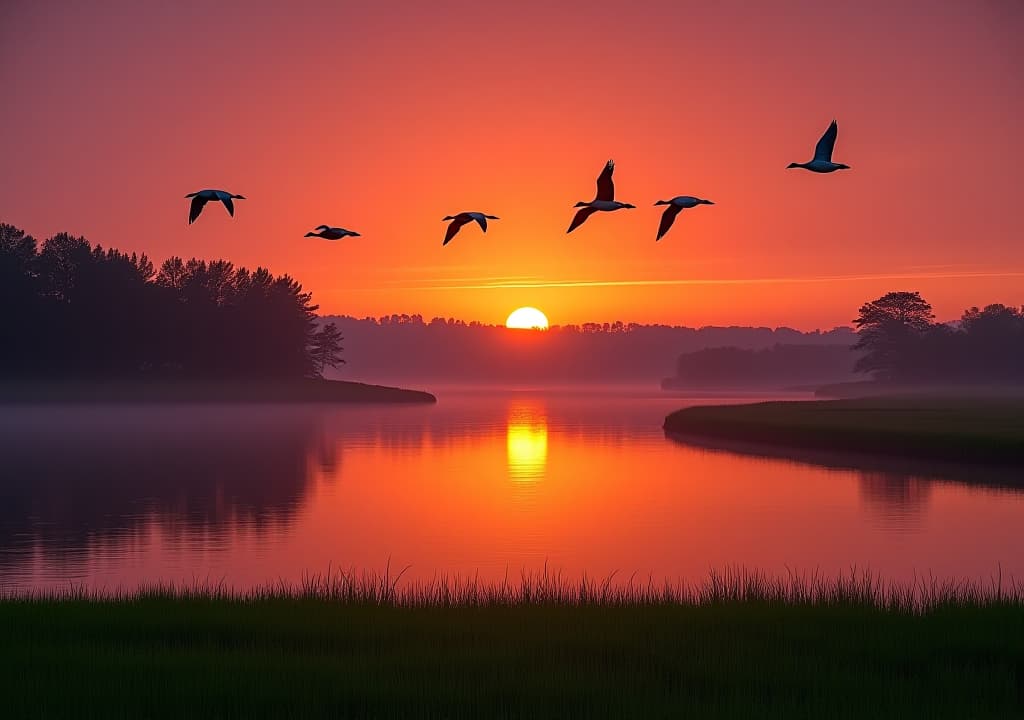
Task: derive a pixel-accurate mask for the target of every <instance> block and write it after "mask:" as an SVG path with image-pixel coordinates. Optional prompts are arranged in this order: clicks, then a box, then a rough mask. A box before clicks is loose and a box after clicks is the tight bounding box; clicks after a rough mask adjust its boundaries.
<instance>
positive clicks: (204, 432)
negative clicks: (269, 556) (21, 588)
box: [0, 406, 337, 577]
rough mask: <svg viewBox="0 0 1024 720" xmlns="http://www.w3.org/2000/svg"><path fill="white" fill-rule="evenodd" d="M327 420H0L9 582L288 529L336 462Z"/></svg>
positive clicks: (222, 412) (73, 414)
mask: <svg viewBox="0 0 1024 720" xmlns="http://www.w3.org/2000/svg"><path fill="white" fill-rule="evenodd" d="M317 429H318V428H317V418H316V417H315V416H313V415H310V414H308V413H304V412H294V411H287V410H284V411H282V414H281V415H276V416H271V415H268V414H266V413H264V412H258V411H257V412H253V411H252V409H251V408H224V407H217V406H212V407H193V408H182V407H167V408H131V407H110V408H103V409H95V408H92V409H90V408H79V407H69V408H57V409H53V408H47V409H43V408H27V409H23V410H21V411H19V412H18V413H14V412H12V411H10V410H5V411H4V412H3V414H2V415H0V457H2V463H0V496H2V498H3V502H0V549H2V552H0V576H5V575H6V574H7V573H8V572H11V571H12V568H15V567H21V568H22V569H23V570H24V569H25V568H26V567H27V566H29V565H38V566H41V567H43V568H44V569H45V571H44V574H46V575H58V576H63V577H77V576H79V575H81V574H82V573H84V572H86V571H87V568H86V567H85V566H86V565H87V564H88V561H89V559H90V556H91V555H93V554H96V553H100V552H102V551H103V550H104V549H108V550H109V549H110V548H115V547H116V548H132V547H141V546H144V545H146V544H147V543H149V542H151V541H152V539H153V538H154V536H156V537H159V539H160V542H161V544H162V545H163V546H165V547H167V548H169V549H171V550H174V549H181V548H191V549H197V548H202V549H204V550H214V551H215V550H216V549H217V548H223V547H227V546H228V545H229V544H230V541H231V540H232V538H233V536H234V535H236V534H238V533H242V532H244V533H247V534H250V535H252V536H253V537H255V538H257V539H259V538H268V537H272V536H274V535H275V534H277V533H279V532H280V531H281V530H282V529H283V528H287V527H288V526H289V524H290V523H291V522H292V520H293V518H294V515H295V512H296V511H297V509H298V508H299V507H300V506H301V504H302V501H303V497H304V495H305V493H306V491H307V488H308V485H307V483H308V480H309V467H310V465H311V461H313V462H315V461H319V462H320V463H322V464H325V465H330V464H332V463H336V462H337V461H336V459H335V458H334V457H333V456H332V454H331V453H330V452H329V451H327V450H325V449H323V448H324V447H325V446H324V445H323V444H322V443H316V442H315V441H316V440H317V439H319V436H318V432H317Z"/></svg>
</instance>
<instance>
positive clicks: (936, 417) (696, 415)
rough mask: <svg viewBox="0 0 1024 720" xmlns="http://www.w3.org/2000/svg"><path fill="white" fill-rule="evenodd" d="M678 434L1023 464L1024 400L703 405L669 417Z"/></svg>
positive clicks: (668, 427)
mask: <svg viewBox="0 0 1024 720" xmlns="http://www.w3.org/2000/svg"><path fill="white" fill-rule="evenodd" d="M664 429H665V432H666V433H668V434H670V435H673V436H677V437H683V438H685V437H687V436H690V437H693V438H696V439H702V440H712V441H724V442H730V443H735V442H741V443H756V444H761V445H771V446H780V447H790V448H800V449H813V450H834V451H841V452H858V453H874V454H885V455H895V456H901V457H907V458H921V459H928V460H941V461H948V462H962V463H972V464H986V465H990V464H994V465H1013V466H1018V465H1020V466H1024V396H1022V395H1009V394H1008V395H1003V396H996V395H989V396H983V397H968V396H958V395H950V396H932V395H906V396H888V397H869V398H857V399H849V400H813V401H785V402H762V403H754V404H748V405H718V406H697V407H689V408H684V409H682V410H677V411H676V412H674V413H672V414H670V415H669V416H668V417H666V418H665V423H664Z"/></svg>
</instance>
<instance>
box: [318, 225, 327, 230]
mask: <svg viewBox="0 0 1024 720" xmlns="http://www.w3.org/2000/svg"><path fill="white" fill-rule="evenodd" d="M316 229H317V230H330V229H331V226H330V225H317V226H316Z"/></svg>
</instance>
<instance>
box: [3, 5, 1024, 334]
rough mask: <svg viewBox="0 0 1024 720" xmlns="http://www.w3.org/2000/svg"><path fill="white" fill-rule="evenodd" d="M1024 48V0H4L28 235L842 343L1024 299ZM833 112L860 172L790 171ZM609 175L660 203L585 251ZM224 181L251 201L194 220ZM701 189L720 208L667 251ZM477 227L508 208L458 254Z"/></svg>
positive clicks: (16, 206) (594, 236)
mask: <svg viewBox="0 0 1024 720" xmlns="http://www.w3.org/2000/svg"><path fill="white" fill-rule="evenodd" d="M754 5H756V7H752V6H754ZM1022 33H1024V3H1021V2H1019V0H975V1H971V2H968V1H962V2H961V1H953V0H927V1H921V2H917V1H911V0H907V1H904V2H900V1H895V2H876V1H875V0H862V1H859V2H829V3H822V2H820V1H815V2H803V1H796V0H779V1H778V2H773V3H770V4H769V3H763V4H762V3H756V4H755V3H749V2H740V1H738V0H737V1H734V0H724V1H723V2H707V1H706V0H701V1H700V2H689V1H681V0H671V1H666V2H661V1H660V0H651V1H645V0H635V1H634V2H629V3H621V2H618V3H611V2H604V1H603V0H589V1H588V2H580V3H577V2H550V0H546V1H543V2H534V1H533V0H524V1H522V2H516V3H486V2H446V1H445V0H435V1H433V2H429V3H421V2H377V3H367V2H360V3H346V2H320V3H317V2H300V1H297V2H289V3H280V2H258V1H256V0H252V1H250V2H245V3H236V2H232V1H230V0H220V1H219V2H216V3H210V2H207V1H204V2H190V1H183V2H177V3H164V2H140V1H139V0H134V1H132V2H103V1H102V0H98V1H97V2H90V3H80V2H45V1H44V0H39V1H36V2H32V1H29V0H4V2H2V3H0V91H2V95H0V97H3V99H4V101H5V109H4V111H3V112H2V113H0V158H2V160H3V163H4V165H5V167H4V172H3V173H0V222H9V223H12V224H14V225H16V226H18V227H21V228H23V229H25V230H26V231H28V232H30V233H31V234H33V235H34V236H36V237H37V238H40V239H42V238H45V237H48V236H49V235H52V234H53V233H56V232H59V231H69V232H72V233H74V234H80V235H84V236H86V237H87V238H89V239H90V240H91V241H93V242H99V243H101V244H103V245H104V246H112V247H117V248H120V249H123V250H127V251H136V252H145V253H147V254H148V255H149V256H150V257H151V258H153V259H154V260H155V261H156V262H157V263H159V262H161V261H163V260H164V259H165V258H167V257H169V256H172V255H179V256H183V257H186V258H187V257H192V256H197V257H202V258H208V259H213V258H220V257H223V258H226V259H229V260H232V261H234V262H235V263H236V264H240V265H245V266H248V267H255V266H257V265H261V266H265V267H269V268H270V269H271V270H273V271H274V272H277V273H288V274H291V275H292V276H294V277H295V278H297V279H298V280H300V281H301V282H302V283H303V285H304V287H306V288H307V289H309V290H311V291H312V292H313V295H314V300H315V301H316V302H318V303H319V304H320V307H321V311H322V312H325V313H341V314H350V315H356V316H360V317H361V316H365V315H383V314H391V313H394V312H397V313H410V314H412V313H420V314H422V315H423V316H424V317H426V318H430V317H434V316H445V317H458V318H462V319H466V320H481V321H484V322H487V323H501V322H503V321H504V319H505V317H506V315H508V313H509V312H510V311H512V310H513V309H515V308H517V307H519V306H523V305H531V306H536V307H538V308H540V309H541V310H543V311H544V312H545V313H546V314H547V315H548V317H549V318H550V321H551V322H552V323H553V324H563V323H570V322H585V321H598V322H604V321H613V320H623V321H627V322H659V323H669V324H685V325H696V326H700V325H730V324H738V325H768V326H778V325H788V326H791V327H796V328H800V329H813V328H817V327H821V328H831V327H833V326H836V325H841V324H847V323H849V322H850V320H851V319H852V318H853V317H854V316H855V315H856V310H857V308H858V307H859V306H860V305H861V304H862V303H863V302H864V301H866V300H870V299H873V298H875V297H878V296H880V295H881V294H883V293H885V292H887V291H889V290H919V291H921V292H922V294H923V295H924V297H925V298H926V299H928V300H930V301H931V302H932V304H933V305H934V306H935V309H936V313H937V315H938V316H939V318H940V319H954V318H956V317H958V316H959V315H960V313H961V312H962V310H963V309H964V308H966V307H969V306H971V305H984V304H986V303H989V302H1003V303H1006V304H1017V305H1020V304H1024V242H1022V237H1024V234H1022V232H1021V229H1020V226H1021V222H1020V218H1019V207H1020V199H1019V198H1020V195H1021V191H1022V190H1024V183H1022V182H1021V179H1020V178H1021V171H1020V169H1019V168H1020V166H1021V165H1024V149H1022V146H1021V143H1020V142H1019V139H1018V135H1019V132H1020V121H1021V118H1022V117H1024V82H1022V78H1024V44H1022V43H1019V42H1018V40H1019V38H1020V37H1021V35H1022ZM833 117H835V118H837V119H838V122H839V138H838V142H837V143H836V149H835V155H834V159H835V160H836V161H838V162H845V163H847V164H849V165H851V166H852V168H853V169H852V170H849V171H840V172H837V173H833V174H831V175H815V174H812V173H809V172H806V171H803V170H786V169H785V168H786V165H787V164H788V163H790V162H793V161H801V162H802V161H806V160H809V159H810V158H811V156H812V153H813V147H814V144H815V142H816V141H817V139H818V137H819V136H820V135H821V133H822V132H823V131H824V129H825V128H826V126H827V125H828V123H829V122H830V121H831V120H832V118H833ZM608 158H614V159H615V161H616V171H615V180H616V194H617V198H618V199H620V200H622V201H625V202H631V203H633V204H635V205H636V206H637V209H635V210H621V211H617V212H615V213H600V214H598V215H595V216H593V217H591V219H590V220H588V221H587V223H586V224H585V225H583V226H582V227H581V228H579V229H578V230H576V231H574V232H573V233H572V234H571V235H566V233H565V230H566V228H567V227H568V225H569V221H570V220H571V218H572V216H573V213H574V212H575V211H574V210H573V208H572V206H573V204H574V203H576V202H577V201H579V200H590V199H592V197H593V194H594V181H595V178H596V177H597V175H598V173H599V172H600V170H601V168H602V166H603V165H604V162H605V161H606V160H607V159H608ZM207 187H213V188H224V189H227V190H229V191H231V192H234V193H238V194H242V195H245V196H246V197H247V198H248V199H247V200H240V201H237V202H236V216H235V218H234V219H231V218H229V217H228V216H227V214H226V213H225V212H224V210H223V208H221V207H215V206H213V205H210V206H208V207H207V209H206V210H205V212H204V213H203V215H202V216H201V217H200V218H199V220H198V221H197V222H196V224H195V225H193V226H189V225H188V224H187V213H188V200H186V199H185V198H184V195H185V194H186V193H189V192H193V191H196V190H200V189H202V188H207ZM683 194H690V195H697V196H700V197H704V198H709V199H711V200H713V201H714V202H715V203H716V204H715V205H714V206H700V207H698V208H695V209H693V210H686V211H683V213H682V214H681V215H680V216H679V218H678V220H677V221H676V225H675V227H674V228H673V229H672V230H671V231H670V233H669V234H668V235H667V236H666V237H665V238H664V239H663V240H662V241H661V242H655V240H654V238H655V235H656V231H657V227H658V221H659V218H660V213H661V208H655V207H653V204H654V202H655V201H656V200H659V199H668V198H671V197H672V196H674V195H683ZM463 210H479V211H484V212H487V213H490V214H493V215H497V216H499V217H500V218H501V220H497V221H493V222H492V224H491V226H490V229H489V232H488V233H487V234H486V235H483V234H481V233H480V231H479V229H478V228H476V227H475V226H474V227H469V226H467V227H465V228H463V230H462V231H461V232H460V233H459V235H458V236H457V237H456V238H455V240H453V241H452V243H451V244H449V245H448V246H446V247H443V248H442V246H441V241H442V239H443V236H444V230H445V226H444V224H443V223H442V222H441V218H442V217H444V216H445V215H448V214H453V213H456V212H459V211H463ZM320 224H328V225H339V226H342V227H346V228H350V229H354V230H357V231H359V232H360V233H362V237H359V238H346V239H345V240H344V241H341V242H328V241H324V240H319V239H316V238H304V237H303V235H304V234H305V233H306V232H307V231H308V230H311V229H312V228H314V227H315V226H317V225H320Z"/></svg>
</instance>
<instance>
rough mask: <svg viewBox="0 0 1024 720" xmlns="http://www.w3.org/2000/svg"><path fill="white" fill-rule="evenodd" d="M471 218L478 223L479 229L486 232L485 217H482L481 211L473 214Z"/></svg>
mask: <svg viewBox="0 0 1024 720" xmlns="http://www.w3.org/2000/svg"><path fill="white" fill-rule="evenodd" d="M473 219H474V220H476V221H477V222H478V223H480V229H481V230H483V231H484V232H487V218H485V217H484V214H483V213H480V214H478V215H474V216H473Z"/></svg>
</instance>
